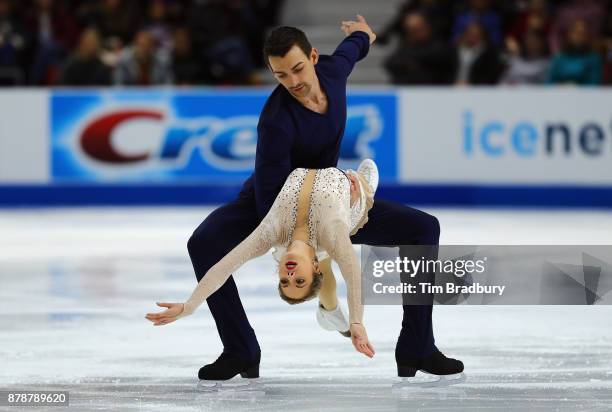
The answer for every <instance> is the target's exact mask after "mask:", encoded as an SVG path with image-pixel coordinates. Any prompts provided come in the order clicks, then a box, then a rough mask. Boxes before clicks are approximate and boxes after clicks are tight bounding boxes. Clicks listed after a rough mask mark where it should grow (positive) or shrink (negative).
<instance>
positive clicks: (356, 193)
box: [346, 173, 361, 207]
mask: <svg viewBox="0 0 612 412" xmlns="http://www.w3.org/2000/svg"><path fill="white" fill-rule="evenodd" d="M346 175H347V177H348V178H349V180H350V181H351V207H352V206H353V205H354V204H355V202H356V201H358V200H359V198H360V197H361V184H360V183H359V178H358V177H357V175H355V174H353V173H347V174H346Z"/></svg>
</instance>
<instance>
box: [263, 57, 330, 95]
mask: <svg viewBox="0 0 612 412" xmlns="http://www.w3.org/2000/svg"><path fill="white" fill-rule="evenodd" d="M318 60H319V53H318V51H317V49H315V48H313V49H312V51H311V52H310V56H307V55H306V54H304V52H303V51H302V49H300V48H299V47H298V46H297V45H294V46H293V47H292V48H291V49H289V51H288V52H287V54H285V55H284V56H282V57H281V56H269V57H268V62H269V64H270V69H271V70H272V73H273V74H274V77H276V80H278V81H279V82H280V84H282V85H283V86H284V87H285V88H286V89H287V90H288V91H289V93H291V94H292V95H293V96H295V97H301V98H304V97H307V96H308V95H309V94H310V93H311V91H312V87H313V85H314V84H315V80H316V77H317V74H316V72H315V69H314V66H315V64H317V61H318Z"/></svg>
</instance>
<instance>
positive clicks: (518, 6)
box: [378, 0, 612, 85]
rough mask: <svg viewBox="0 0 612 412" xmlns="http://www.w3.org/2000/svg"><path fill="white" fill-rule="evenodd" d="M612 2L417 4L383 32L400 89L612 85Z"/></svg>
mask: <svg viewBox="0 0 612 412" xmlns="http://www.w3.org/2000/svg"><path fill="white" fill-rule="evenodd" d="M611 12H612V1H608V0H564V1H554V0H518V1H501V0H500V1H495V0H466V1H453V0H412V1H408V2H406V3H405V4H403V6H402V7H401V10H400V12H399V14H398V15H397V17H396V18H395V19H394V20H393V21H392V22H390V24H389V25H388V26H387V27H386V28H385V29H384V30H382V31H381V33H380V36H379V39H378V41H379V42H381V43H383V44H384V43H387V42H388V41H389V40H390V39H391V38H392V37H393V36H396V37H397V38H398V41H397V47H396V48H395V49H394V51H393V52H392V53H391V55H389V56H388V57H387V58H386V60H385V69H386V70H387V72H388V73H389V75H390V76H391V79H392V82H393V83H395V84H412V85H414V84H417V85H419V84H420V85H424V84H428V85H441V84H447V85H450V84H456V85H492V84H516V85H522V84H574V85H598V84H611V83H612V15H611Z"/></svg>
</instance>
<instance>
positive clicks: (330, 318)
mask: <svg viewBox="0 0 612 412" xmlns="http://www.w3.org/2000/svg"><path fill="white" fill-rule="evenodd" d="M317 322H318V323H319V326H321V327H322V328H323V329H325V330H330V331H333V330H335V331H338V332H339V333H340V334H341V335H342V336H346V337H347V338H350V337H351V332H350V325H349V323H348V320H347V319H346V315H345V314H344V311H343V310H342V307H341V306H340V304H338V305H337V306H336V309H334V310H326V309H325V308H324V307H323V306H322V305H319V307H318V308H317Z"/></svg>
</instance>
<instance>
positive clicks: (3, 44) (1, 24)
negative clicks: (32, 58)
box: [0, 0, 29, 85]
mask: <svg viewBox="0 0 612 412" xmlns="http://www.w3.org/2000/svg"><path fill="white" fill-rule="evenodd" d="M28 45H29V38H28V35H27V32H26V30H25V28H24V26H23V24H22V23H21V21H20V20H19V19H18V18H17V17H16V15H15V14H14V13H13V4H12V3H11V1H10V0H0V85H18V84H23V83H24V82H25V67H26V53H27V50H28Z"/></svg>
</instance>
